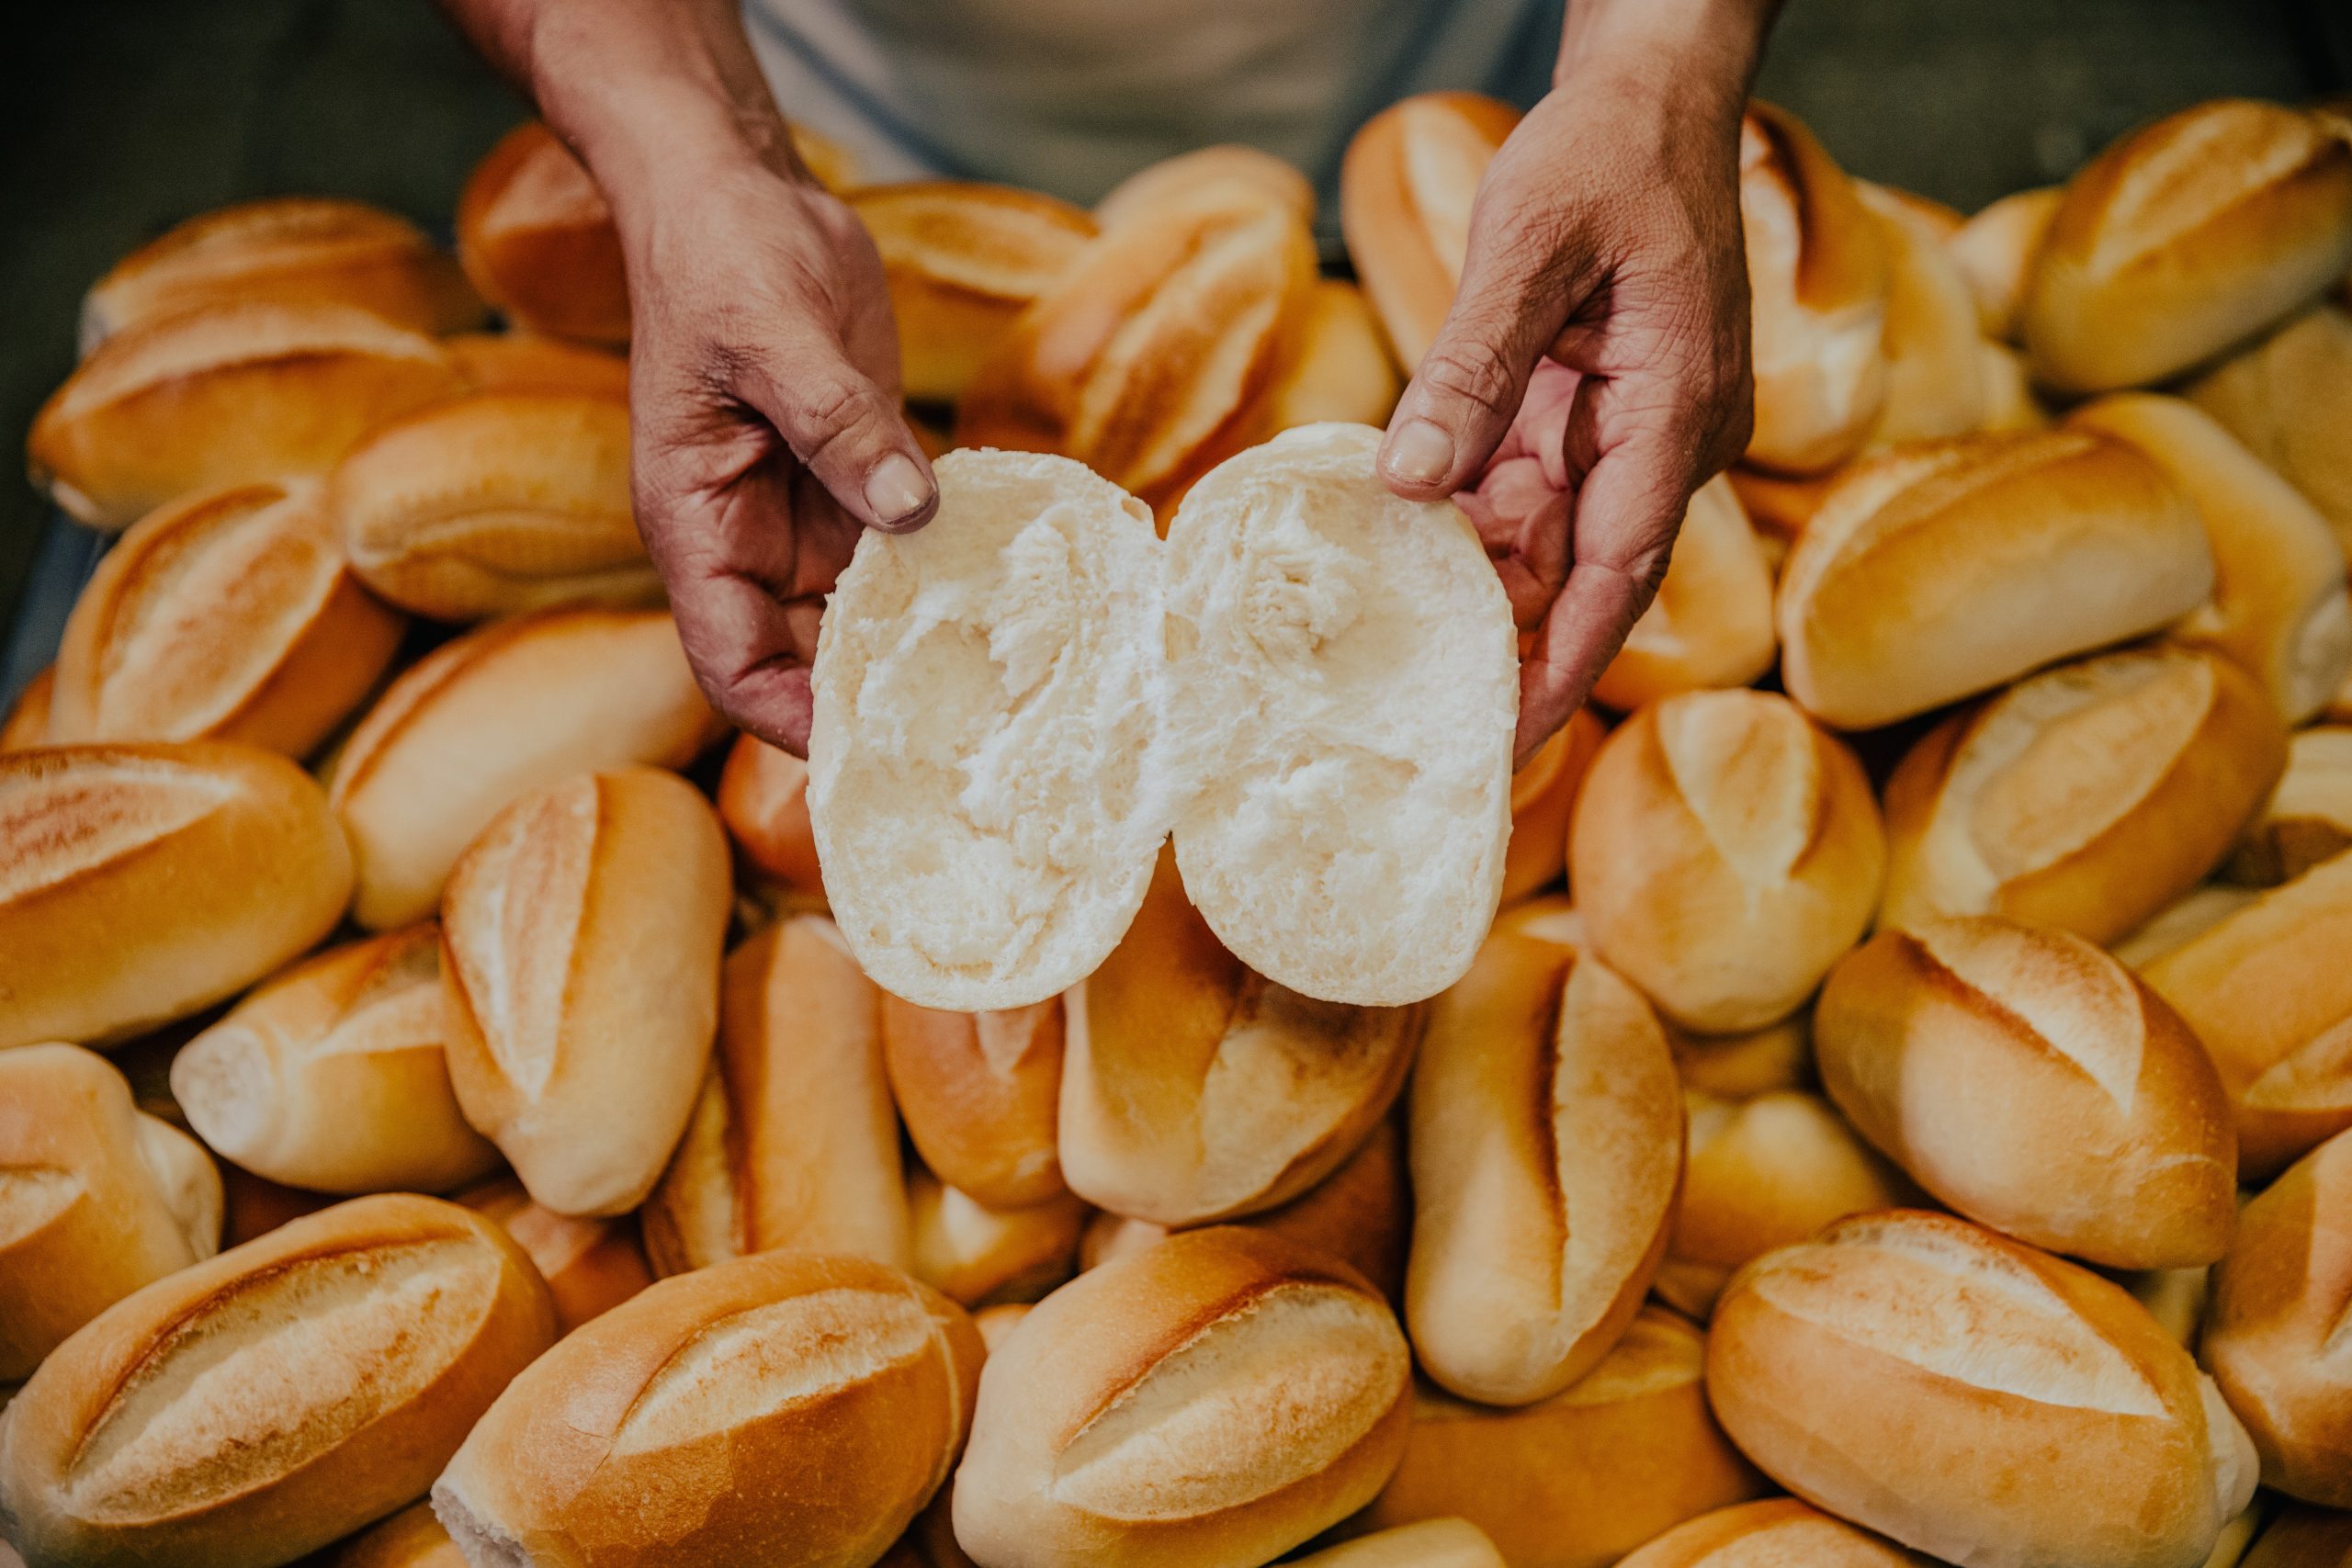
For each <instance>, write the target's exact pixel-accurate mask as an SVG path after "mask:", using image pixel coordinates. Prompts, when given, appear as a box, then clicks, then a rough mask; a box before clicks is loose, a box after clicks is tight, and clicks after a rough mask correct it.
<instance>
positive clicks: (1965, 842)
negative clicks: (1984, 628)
mask: <svg viewBox="0 0 2352 1568" xmlns="http://www.w3.org/2000/svg"><path fill="white" fill-rule="evenodd" d="M2286 752H2287V745H2286V735H2285V733H2284V731H2282V730H2281V729H2280V728H2279V725H2278V710H2277V709H2276V708H2274V707H2273V706H2272V705H2271V703H2270V700H2269V697H2268V695H2267V694H2266V693H2264V691H2263V690H2262V688H2261V687H2260V686H2258V685H2257V684H2256V682H2255V681H2254V679H2253V678H2252V677H2251V676H2249V675H2247V674H2245V672H2244V671H2241V670H2240V669H2239V668H2238V667H2237V666H2236V665H2235V664H2233V663H2232V662H2230V661H2229V660H2226V659H2223V658H2222V657H2221V656H2220V655H2219V654H2216V653H2212V652H2210V651H2207V650H2204V649H2188V648H2180V647H2177V646H2173V645H2169V644H2161V643H2160V644H2156V645H2154V646H2150V647H2143V648H2131V649H2123V650H2122V651H2120V652H2116V653H2109V654H2102V655H2099V656H2098V657H2097V658H2093V659H2086V660H2082V661H2081V662H2079V663H2075V664H2062V665H2060V666H2058V667H2057V668H2056V669H2053V670H2045V671H2042V672H2041V673H2040V674H2038V675H2035V676H2032V677H2030V678H2029V679H2027V680H2024V681H2020V682H2018V683H2017V684H2016V685H2014V686H2012V687H2010V688H2009V689H2008V690H2007V691H2006V692H2003V693H2001V694H1998V695H1996V696H1994V697H1992V698H1990V699H1988V700H1987V701H1985V702H1984V703H1981V704H1979V705H1976V706H1974V707H1973V708H1968V709H1964V710H1962V712H1960V713H1958V714H1955V715H1953V716H1951V718H1948V719H1946V720H1945V721H1944V722H1943V723H1942V724H1940V725H1939V726H1937V727H1936V728H1934V729H1932V730H1930V731H1928V734H1927V735H1926V736H1924V737H1922V738H1921V739H1920V740H1919V741H1918V743H1917V745H1915V746H1913V747H1912V749H1911V750H1910V751H1909V752H1908V753H1906V754H1905V757H1904V759H1903V761H1902V762H1901V763H1900V764H1899V765H1898V766H1897V767H1896V768H1895V770H1894V776H1893V777H1892V778H1891V779H1889V780H1888V782H1887V786H1886V827H1887V842H1888V853H1887V873H1886V901H1885V903H1884V905H1883V906H1882V908H1880V910H1879V924H1880V925H1881V926H1904V925H1909V924H1912V923H1914V922H1916V921H1918V920H1923V919H1928V918H1930V917H1931V916H1936V915H1981V914H1998V915H2007V916H2010V917H2012V918H2014V919H2021V920H2027V921H2031V922H2035V923H2039V924H2043V925H2052V926H2057V927H2059V928H2060V929H2062V930H2064V931H2073V932H2074V933H2075V935H2077V936H2081V937H2085V938H2087V939H2088V940H2090V941H2092V942H2112V941H2114V940H2115V939H2116V938H2118V937H2120V936H2121V935H2123V934H2124V933H2125V932H2127V931H2131V930H2133V929H2134V928H2135V927H2137V926H2139V925H2140V924H2142V923H2143V921H2145V920H2147V919H2149V918H2150V917H2152V916H2154V914H2155V913H2156V912H2157V911H2158V910H2160V909H2162V908H2164V907H2165V905H2167V904H2169V903H2171V902H2172V901H2173V900H2174V899H2176V898H2177V897H2180V896H2181V895H2182V894H2184V893H2186V892H2188V890H2189V889H2190V888H2191V887H2193V886H2196V885H2197V883H2198V881H2199V879H2200V878H2201V877H2203V876H2204V875H2205V874H2206V873H2207V872H2209V871H2211V870H2212V869H2213V867H2214V866H2215V865H2216V864H2218V863H2220V862H2221V859H2222V856H2223V855H2224V854H2226V853H2227V852H2229V847H2230V845H2231V844H2232V843H2233V842H2234V841H2235V840H2236V839H2237V836H2238V833H2239V832H2240V830H2241V829H2243V828H2244V827H2245V823H2246V822H2247V821H2248V820H2249V819H2250V818H2252V817H2253V815H2254V813H2255V811H2256V809H2257V808H2258V807H2260V805H2261V803H2262V801H2263V799H2264V798H2265V797H2266V796H2267V795H2269V793H2270V789H2271V786H2272V785H2274V784H2277V783H2278V776H2279V773H2281V771H2282V770H2283V769H2284V768H2285V766H2286Z"/></svg>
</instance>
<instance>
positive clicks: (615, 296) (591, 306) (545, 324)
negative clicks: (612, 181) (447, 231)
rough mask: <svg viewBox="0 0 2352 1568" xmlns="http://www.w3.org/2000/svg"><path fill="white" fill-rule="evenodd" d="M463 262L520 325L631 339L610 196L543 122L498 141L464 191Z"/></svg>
mask: <svg viewBox="0 0 2352 1568" xmlns="http://www.w3.org/2000/svg"><path fill="white" fill-rule="evenodd" d="M458 261H459V263H461V264H462V265H464V267H465V270H466V276H468V277H469V278H470V279H471V280H472V281H473V286H474V288H476V289H477V290H479V291H480V292H481V297H482V298H483V299H487V300H489V301H490V302H491V303H492V304H493V305H495V306H497V307H498V308H499V309H500V310H503V311H505V312H506V315H507V318H508V319H509V320H510V321H514V322H515V323H516V324H517V325H520V326H523V327H527V328H529V329H530V330H531V331H533V332H541V333H553V334H554V335H555V336H558V337H569V338H584V339H586V340H588V341H589V342H591V343H608V344H620V343H627V342H628V326H629V315H628V276H627V273H626V269H625V268H624V267H623V266H622V265H621V241H620V234H619V232H618V231H616V230H615V229H614V227H613V210H612V209H611V208H609V207H607V206H606V205H605V196H604V193H603V192H602V191H600V190H598V189H597V188H596V182H595V181H594V179H592V178H591V177H590V176H589V174H588V171H587V169H586V168H584V167H582V164H581V163H580V160H579V159H577V158H575V157H573V156H572V155H571V149H569V148H567V147H565V146H564V144H563V143H562V142H560V141H557V140H556V138H555V133H554V132H553V131H550V130H548V128H547V127H546V126H544V125H542V124H540V123H539V122H538V121H537V120H529V121H526V122H525V123H524V124H522V125H518V126H516V127H515V129H514V130H511V131H509V132H507V133H506V135H505V136H503V137H502V138H500V140H499V141H498V144H497V145H496V146H494V147H492V149H491V150H490V152H488V153H487V154H486V155H485V156H484V157H483V158H482V161H481V163H480V164H476V165H475V166H474V171H473V173H472V174H471V175H469V176H468V177H467V180H466V188H465V190H464V192H463V193H462V194H460V195H459V197H458Z"/></svg>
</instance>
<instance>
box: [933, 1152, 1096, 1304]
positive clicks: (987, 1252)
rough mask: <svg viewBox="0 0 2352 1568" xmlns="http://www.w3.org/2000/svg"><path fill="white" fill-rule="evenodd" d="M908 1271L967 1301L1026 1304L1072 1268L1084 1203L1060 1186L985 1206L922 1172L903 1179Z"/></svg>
mask: <svg viewBox="0 0 2352 1568" xmlns="http://www.w3.org/2000/svg"><path fill="white" fill-rule="evenodd" d="M905 1202H906V1206H907V1215H908V1229H909V1231H910V1234H911V1235H912V1238H913V1239H912V1243H911V1245H910V1249H909V1257H910V1258H911V1259H912V1262H911V1263H910V1265H909V1269H910V1272H911V1273H912V1274H913V1275H914V1277H915V1278H916V1279H918V1280H922V1282H923V1283H924V1284H926V1285H929V1286H931V1287H932V1288H933V1290H935V1291H937V1292H939V1293H940V1294H942V1295H944V1296H945V1297H946V1298H947V1299H948V1300H950V1301H953V1302H959V1303H962V1304H964V1305H965V1306H967V1307H980V1306H988V1305H991V1304H994V1303H1004V1302H1034V1301H1036V1300H1037V1299H1039V1298H1040V1297H1042V1296H1044V1295H1045V1294H1046V1292H1048V1291H1051V1290H1052V1289H1053V1288H1054V1287H1055V1286H1057V1285H1058V1284H1060V1283H1061V1282H1062V1281H1063V1280H1067V1279H1069V1277H1070V1276H1071V1275H1072V1274H1074V1273H1076V1272H1077V1271H1078V1244H1079V1237H1080V1233H1082V1232H1083V1231H1084V1230H1085V1228H1086V1216H1087V1213H1088V1212H1089V1211H1088V1209H1087V1207H1086V1205H1085V1204H1083V1203H1081V1202H1080V1201H1078V1200H1077V1199H1076V1198H1073V1197H1071V1196H1070V1195H1069V1193H1067V1192H1065V1193H1063V1194H1062V1195H1061V1196H1060V1197H1058V1198H1048V1199H1046V1201H1044V1202H1042V1203H1031V1204H1028V1205H1026V1206H1025V1207H1023V1208H1018V1209H1001V1208H993V1207H991V1206H989V1204H986V1203H982V1202H980V1201H978V1200H976V1199H974V1198H973V1197H972V1196H971V1195H970V1194H969V1193H967V1192H961V1191H958V1190H956V1189H955V1188H953V1187H948V1186H944V1185H942V1183H941V1182H940V1179H938V1178H937V1177H935V1176H933V1175H932V1174H931V1173H930V1172H929V1171H926V1170H918V1171H915V1172H914V1173H913V1174H912V1175H911V1176H910V1178H909V1179H908V1181H907V1193H906V1199H905Z"/></svg>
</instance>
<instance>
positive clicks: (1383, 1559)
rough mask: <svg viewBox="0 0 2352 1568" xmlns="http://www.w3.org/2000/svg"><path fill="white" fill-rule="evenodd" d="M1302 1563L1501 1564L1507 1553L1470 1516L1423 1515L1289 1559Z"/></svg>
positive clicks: (1324, 1566) (1380, 1567) (1362, 1567)
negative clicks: (1458, 1517) (1417, 1519)
mask: <svg viewBox="0 0 2352 1568" xmlns="http://www.w3.org/2000/svg"><path fill="white" fill-rule="evenodd" d="M1291 1561H1292V1562H1295V1563H1297V1564H1300V1565H1301V1568H1306V1565H1307V1564H1312V1565H1313V1568H1503V1554H1502V1553H1501V1552H1499V1551H1496V1550H1495V1543H1494V1542H1493V1541H1491V1540H1487V1532H1486V1531H1484V1530H1482V1529H1479V1528H1478V1527H1477V1526H1476V1525H1474V1524H1472V1523H1471V1522H1470V1521H1469V1520H1468V1519H1423V1520H1421V1521H1420V1522H1419V1524H1410V1525H1397V1526H1393V1527H1392V1528H1390V1529H1385V1530H1374V1532H1373V1533H1372V1534H1370V1535H1363V1536H1358V1537H1356V1539H1355V1540H1343V1541H1341V1542H1340V1544H1339V1545H1337V1546H1327V1547H1325V1548H1324V1549H1323V1550H1322V1551H1316V1552H1310V1553H1308V1554H1307V1555H1306V1556H1305V1557H1295V1558H1293V1559H1291Z"/></svg>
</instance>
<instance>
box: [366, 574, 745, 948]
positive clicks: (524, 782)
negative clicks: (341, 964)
mask: <svg viewBox="0 0 2352 1568" xmlns="http://www.w3.org/2000/svg"><path fill="white" fill-rule="evenodd" d="M723 733H724V727H723V726H722V725H721V724H720V723H719V721H718V718H717V717H716V716H714V715H713V714H712V713H711V711H710V705H709V704H707V703H706V702H704V701H703V697H702V693H701V692H700V691H699V690H697V689H696V688H695V678H694V671H691V670H689V669H688V668H687V666H686V656H685V651H684V649H681V648H680V647H679V646H678V628H677V627H676V626H674V625H673V624H672V622H671V620H670V617H669V616H668V615H666V614H664V613H662V612H661V611H658V610H646V611H622V610H556V611H550V612H548V613H547V614H544V615H526V616H520V617H517V618H516V619H515V620H511V621H501V622H499V623H497V624H495V625H493V626H484V627H482V628H481V629H480V630H479V631H475V632H472V633H469V635H467V636H464V637H454V638H452V639H451V640H449V641H448V642H446V643H444V644H442V645H441V646H440V647H439V648H437V649H434V650H433V652H431V653H429V654H427V655H426V656H425V657H424V658H423V659H421V660H417V661H416V663H414V664H413V665H411V666H410V667H409V668H408V669H407V670H405V671H402V672H401V676H400V678H399V679H398V680H396V681H394V682H392V683H391V685H390V686H389V687H388V688H386V690H385V692H384V694H383V695H382V696H381V697H379V698H378V699H377V701H376V705H374V706H373V707H371V708H369V709H368V712H367V714H366V716H363V717H362V718H361V719H360V721H359V725H358V728H356V729H354V730H353V731H352V733H351V739H349V740H348V741H347V742H345V745H344V746H343V748H342V750H341V752H340V754H339V755H338V756H337V758H336V760H335V763H334V771H333V773H332V774H331V775H330V778H329V781H328V785H327V795H328V798H329V799H330V800H331V801H333V802H334V809H335V815H336V816H337V817H339V818H342V821H343V827H344V830H345V832H346V833H347V834H348V835H349V836H350V839H351V849H352V853H353V856H354V857H355V858H356V861H357V863H358V876H359V886H358V891H357V895H356V897H355V899H354V901H353V905H352V918H353V919H356V920H357V921H358V922H359V923H360V924H361V925H363V926H367V927H368V928H369V929H370V930H374V931H383V930H386V929H388V928H390V927H393V926H401V925H407V924H410V923H411V922H413V921H415V920H420V919H424V917H425V916H427V915H430V914H431V913H432V912H433V910H434V908H435V906H436V905H437V904H438V903H439V902H440V899H441V885H442V883H443V882H444V881H445V880H446V879H447V876H448V874H449V868H450V867H451V866H452V865H454V864H456V863H457V859H458V854H459V853H460V852H462V851H463V850H464V849H465V847H466V845H467V844H468V843H469V841H471V840H472V839H473V836H474V835H475V834H476V833H478V832H480V831H481V829H482V828H483V826H484V825H485V824H487V823H488V822H489V821H490V819H491V818H492V817H495V816H497V815H498V813H499V810H500V809H501V808H502V807H504V806H505V805H506V804H507V802H509V801H511V800H513V799H515V797H516V796H517V795H526V794H528V793H529V792H530V791H532V790H534V789H537V788H540V787H542V786H543V785H547V784H553V783H555V782H556V781H557V780H559V779H561V778H564V777H567V776H568V775H570V774H572V773H580V772H582V771H585V770H591V769H595V768H614V767H619V766H621V765H623V764H625V763H629V762H650V763H654V764H656V765H659V766H663V767H684V766H685V765H686V763H688V762H690V761H693V760H694V759H695V756H696V755H697V754H698V753H699V752H701V751H702V750H703V749H704V748H705V747H706V746H707V745H709V744H710V743H711V742H712V741H714V740H716V739H718V736H719V735H721V734H723Z"/></svg>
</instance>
